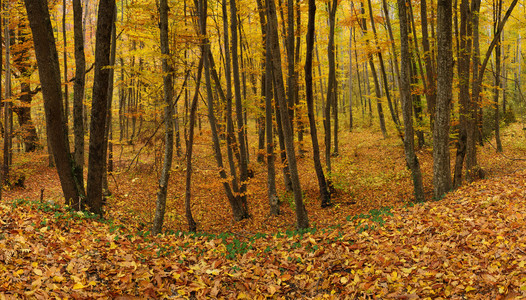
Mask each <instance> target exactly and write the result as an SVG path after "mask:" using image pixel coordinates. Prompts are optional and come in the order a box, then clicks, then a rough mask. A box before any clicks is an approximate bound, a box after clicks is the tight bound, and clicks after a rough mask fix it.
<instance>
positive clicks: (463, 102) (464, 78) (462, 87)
mask: <svg viewBox="0 0 526 300" xmlns="http://www.w3.org/2000/svg"><path fill="white" fill-rule="evenodd" d="M470 19H471V13H470V11H469V0H461V2H460V30H459V32H460V34H459V45H460V46H459V48H460V49H459V50H458V51H459V58H458V78H459V83H458V88H459V94H458V98H459V105H460V109H459V121H460V122H459V134H458V141H457V153H456V158H455V174H454V177H453V187H454V188H458V187H459V186H460V185H461V184H462V171H463V163H464V158H465V156H466V141H467V126H468V124H467V121H468V119H467V116H468V112H469V110H468V109H469V106H470V104H469V101H470V99H469V98H470V97H469V83H470V76H469V67H470V55H471V34H472V28H471V22H470Z"/></svg>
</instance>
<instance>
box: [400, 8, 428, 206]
mask: <svg viewBox="0 0 526 300" xmlns="http://www.w3.org/2000/svg"><path fill="white" fill-rule="evenodd" d="M407 6H408V3H407V0H398V16H399V19H400V49H401V50H400V52H401V53H400V54H401V58H400V60H401V73H400V81H399V84H400V98H401V99H402V114H403V117H404V152H405V161H406V163H407V165H408V166H409V169H411V177H412V179H413V188H414V194H415V201H417V202H421V201H424V188H423V184H422V172H421V170H420V163H419V162H418V157H417V156H416V153H415V136H414V129H413V114H412V112H413V110H412V105H411V80H410V78H409V77H410V73H411V71H410V63H411V56H410V53H409V37H408V35H409V34H408V33H409V30H408V19H407Z"/></svg>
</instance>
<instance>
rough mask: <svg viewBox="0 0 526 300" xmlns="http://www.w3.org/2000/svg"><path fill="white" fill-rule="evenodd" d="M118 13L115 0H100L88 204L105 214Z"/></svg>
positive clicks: (92, 108)
mask: <svg viewBox="0 0 526 300" xmlns="http://www.w3.org/2000/svg"><path fill="white" fill-rule="evenodd" d="M114 15H115V0H101V1H100V3H99V11H98V18H97V33H96V42H95V75H94V77H93V82H94V83H93V100H92V106H91V123H90V140H89V158H88V179H87V190H88V194H87V205H88V206H89V209H90V211H91V212H92V213H95V214H98V215H102V204H103V201H102V176H103V173H104V172H106V170H105V169H104V160H105V157H104V148H105V147H106V146H107V144H106V143H105V142H104V133H105V129H106V119H107V114H108V111H107V109H108V101H107V100H108V98H107V97H108V84H109V77H110V69H108V68H106V66H108V65H109V64H110V48H111V31H112V28H113V18H114Z"/></svg>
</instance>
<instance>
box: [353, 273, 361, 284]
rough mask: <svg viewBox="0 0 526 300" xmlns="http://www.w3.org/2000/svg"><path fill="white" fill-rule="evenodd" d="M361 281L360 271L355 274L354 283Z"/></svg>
mask: <svg viewBox="0 0 526 300" xmlns="http://www.w3.org/2000/svg"><path fill="white" fill-rule="evenodd" d="M359 282H360V276H358V273H356V274H354V283H359Z"/></svg>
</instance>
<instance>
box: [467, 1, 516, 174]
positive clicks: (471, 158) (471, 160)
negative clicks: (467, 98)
mask: <svg viewBox="0 0 526 300" xmlns="http://www.w3.org/2000/svg"><path fill="white" fill-rule="evenodd" d="M473 2H476V3H475V7H474V8H473V9H472V11H473V15H474V17H473V30H474V37H473V45H474V46H473V47H474V49H475V50H474V52H475V54H474V55H475V56H476V57H475V58H474V59H473V62H474V68H475V66H478V65H479V63H478V62H480V53H479V37H478V29H477V30H476V28H478V23H479V19H478V12H479V10H480V3H479V2H480V0H473ZM517 2H518V0H513V1H512V2H511V4H510V6H509V7H508V10H507V11H506V14H505V15H504V18H502V21H501V22H500V23H499V26H498V28H497V30H496V33H495V35H494V37H493V40H492V41H491V44H490V45H489V47H488V51H487V52H486V57H485V58H484V61H483V62H482V65H481V66H480V69H479V70H480V72H478V73H477V76H475V70H474V71H473V82H474V83H473V92H472V97H473V100H472V103H473V105H475V109H474V110H473V111H472V114H473V115H472V118H473V119H474V120H477V121H478V123H479V124H478V125H481V122H482V120H481V118H482V114H481V113H480V104H479V103H480V93H481V90H480V87H481V86H482V80H483V79H484V71H485V70H486V66H487V65H488V61H489V59H490V57H491V52H492V51H493V48H494V47H495V46H496V45H497V43H498V42H499V40H500V35H501V33H502V30H503V29H504V25H505V24H506V21H507V20H508V18H509V17H510V15H511V13H512V11H513V9H514V8H515V5H517ZM475 15H476V16H475ZM475 30H476V32H475ZM475 33H476V34H475ZM475 62H477V63H475ZM477 127H478V126H477ZM475 128H476V127H475ZM477 129H478V130H477ZM472 130H473V131H475V130H476V131H478V132H479V133H480V132H481V130H480V128H476V129H472ZM469 134H470V131H468V146H470V143H469V140H470V136H469ZM474 137H476V135H473V136H472V138H474ZM475 142H476V141H475ZM475 142H473V144H472V146H473V147H472V148H471V149H470V148H469V147H468V151H467V162H466V168H467V173H468V174H467V177H468V180H469V181H473V180H474V179H477V178H482V177H483V176H484V172H483V170H482V169H481V168H480V167H479V166H477V157H476V146H475V145H474V143H475ZM470 150H471V152H470Z"/></svg>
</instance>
